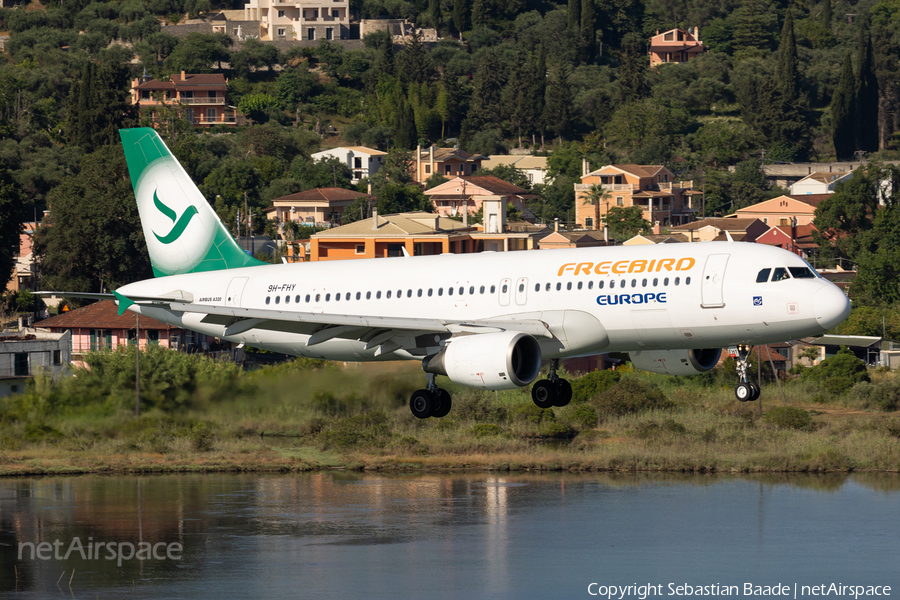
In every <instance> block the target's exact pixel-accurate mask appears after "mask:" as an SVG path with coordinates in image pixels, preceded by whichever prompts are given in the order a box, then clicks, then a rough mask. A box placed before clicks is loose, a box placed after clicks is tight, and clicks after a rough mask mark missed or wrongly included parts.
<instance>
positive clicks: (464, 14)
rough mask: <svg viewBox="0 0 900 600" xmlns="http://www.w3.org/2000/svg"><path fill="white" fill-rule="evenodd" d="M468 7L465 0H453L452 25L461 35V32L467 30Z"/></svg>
mask: <svg viewBox="0 0 900 600" xmlns="http://www.w3.org/2000/svg"><path fill="white" fill-rule="evenodd" d="M468 15H469V7H468V2H466V0H453V27H454V28H455V29H456V32H457V33H458V34H460V37H462V32H464V31H468V30H469V22H468Z"/></svg>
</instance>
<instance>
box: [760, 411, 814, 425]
mask: <svg viewBox="0 0 900 600" xmlns="http://www.w3.org/2000/svg"><path fill="white" fill-rule="evenodd" d="M763 421H765V422H766V423H769V424H770V425H774V426H775V427H778V428H783V429H809V428H810V427H811V426H812V422H813V420H812V415H810V414H809V412H807V411H805V410H803V409H802V408H797V407H795V406H778V407H776V408H773V409H772V410H770V411H769V412H767V413H766V414H764V415H763Z"/></svg>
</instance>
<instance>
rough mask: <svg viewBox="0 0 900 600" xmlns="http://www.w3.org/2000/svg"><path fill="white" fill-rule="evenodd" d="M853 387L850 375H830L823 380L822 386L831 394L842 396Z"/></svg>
mask: <svg viewBox="0 0 900 600" xmlns="http://www.w3.org/2000/svg"><path fill="white" fill-rule="evenodd" d="M852 387H853V381H852V380H851V379H850V378H849V377H829V378H828V379H826V380H825V381H824V382H822V388H823V389H824V390H825V391H826V392H828V393H829V394H833V395H835V396H841V395H843V394H844V393H846V392H847V391H848V390H849V389H850V388H852Z"/></svg>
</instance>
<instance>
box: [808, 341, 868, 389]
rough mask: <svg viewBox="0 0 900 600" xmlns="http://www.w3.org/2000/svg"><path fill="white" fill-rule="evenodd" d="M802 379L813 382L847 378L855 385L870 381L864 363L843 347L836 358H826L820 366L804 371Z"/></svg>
mask: <svg viewBox="0 0 900 600" xmlns="http://www.w3.org/2000/svg"><path fill="white" fill-rule="evenodd" d="M802 377H803V379H811V380H813V381H826V380H828V379H831V378H832V377H846V378H847V379H849V380H850V381H851V382H852V383H854V384H855V383H859V382H860V381H869V373H868V371H866V365H865V364H864V363H863V361H861V360H859V359H858V358H856V356H855V355H854V354H853V353H852V352H850V350H848V349H847V347H846V346H841V349H840V350H838V353H837V354H835V355H834V356H832V357H830V358H826V359H825V360H823V361H822V362H820V363H819V364H818V365H816V366H814V367H810V368H809V369H806V370H804V371H803V373H802Z"/></svg>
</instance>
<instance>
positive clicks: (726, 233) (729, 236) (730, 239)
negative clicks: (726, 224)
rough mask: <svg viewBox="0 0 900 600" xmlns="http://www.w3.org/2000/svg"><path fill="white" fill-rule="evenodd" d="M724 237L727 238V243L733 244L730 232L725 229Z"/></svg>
mask: <svg viewBox="0 0 900 600" xmlns="http://www.w3.org/2000/svg"><path fill="white" fill-rule="evenodd" d="M725 237H726V238H728V241H729V242H733V241H734V238H733V237H731V232H729V231H728V230H727V229H726V230H725Z"/></svg>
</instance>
